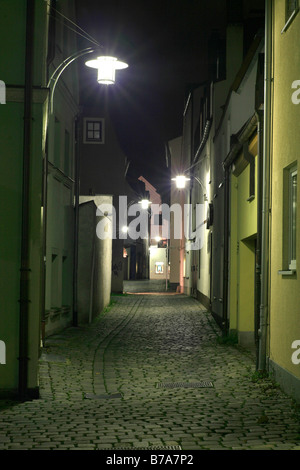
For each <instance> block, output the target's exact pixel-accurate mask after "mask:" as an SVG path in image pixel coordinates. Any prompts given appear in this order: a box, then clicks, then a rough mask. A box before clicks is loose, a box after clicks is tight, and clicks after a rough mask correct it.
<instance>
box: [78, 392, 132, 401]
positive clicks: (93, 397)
mask: <svg viewBox="0 0 300 470" xmlns="http://www.w3.org/2000/svg"><path fill="white" fill-rule="evenodd" d="M122 396H123V395H122V393H111V394H110V395H108V394H107V395H105V394H104V395H96V394H94V393H86V394H85V395H84V398H89V399H91V400H110V399H112V398H122Z"/></svg>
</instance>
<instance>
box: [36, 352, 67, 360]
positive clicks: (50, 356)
mask: <svg viewBox="0 0 300 470" xmlns="http://www.w3.org/2000/svg"><path fill="white" fill-rule="evenodd" d="M40 361H41V362H66V358H65V357H64V356H60V355H57V354H47V353H42V354H41V357H40Z"/></svg>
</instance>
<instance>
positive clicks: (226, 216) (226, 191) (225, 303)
mask: <svg viewBox="0 0 300 470" xmlns="http://www.w3.org/2000/svg"><path fill="white" fill-rule="evenodd" d="M224 170H225V175H224V254H223V256H224V263H223V319H222V327H223V328H222V331H223V335H224V336H227V334H228V288H229V287H228V270H229V260H228V253H229V246H228V245H229V168H228V166H225V167H224Z"/></svg>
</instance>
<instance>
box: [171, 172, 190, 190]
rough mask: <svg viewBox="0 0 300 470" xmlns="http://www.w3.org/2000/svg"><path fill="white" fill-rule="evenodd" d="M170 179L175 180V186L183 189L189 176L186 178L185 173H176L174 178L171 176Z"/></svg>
mask: <svg viewBox="0 0 300 470" xmlns="http://www.w3.org/2000/svg"><path fill="white" fill-rule="evenodd" d="M172 181H175V182H176V188H178V189H183V188H185V185H186V182H187V181H190V178H187V177H186V176H185V175H177V176H176V177H175V178H172Z"/></svg>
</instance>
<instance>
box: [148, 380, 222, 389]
mask: <svg viewBox="0 0 300 470" xmlns="http://www.w3.org/2000/svg"><path fill="white" fill-rule="evenodd" d="M213 386H214V385H213V383H212V382H210V381H204V382H158V383H157V384H156V388H213Z"/></svg>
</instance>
